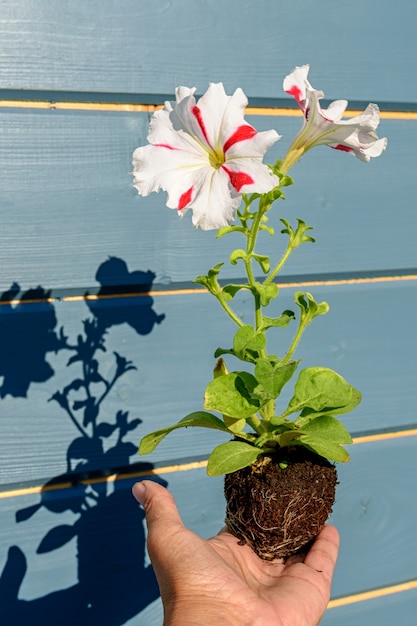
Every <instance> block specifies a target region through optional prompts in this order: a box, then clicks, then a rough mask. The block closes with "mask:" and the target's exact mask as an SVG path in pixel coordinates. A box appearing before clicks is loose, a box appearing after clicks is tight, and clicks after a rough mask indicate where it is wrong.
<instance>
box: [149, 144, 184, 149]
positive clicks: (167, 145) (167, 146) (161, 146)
mask: <svg viewBox="0 0 417 626" xmlns="http://www.w3.org/2000/svg"><path fill="white" fill-rule="evenodd" d="M154 146H156V147H157V148H167V149H168V150H178V148H175V147H174V146H170V145H169V144H167V143H155V144H154Z"/></svg>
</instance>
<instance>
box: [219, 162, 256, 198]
mask: <svg viewBox="0 0 417 626" xmlns="http://www.w3.org/2000/svg"><path fill="white" fill-rule="evenodd" d="M223 169H224V171H225V172H226V173H227V175H228V177H229V178H230V182H231V184H232V187H234V188H235V189H236V191H238V192H239V191H240V190H241V189H242V187H243V186H244V185H253V183H254V182H255V181H254V180H253V178H252V176H249V174H246V173H245V172H233V170H229V168H227V167H225V166H224V165H223Z"/></svg>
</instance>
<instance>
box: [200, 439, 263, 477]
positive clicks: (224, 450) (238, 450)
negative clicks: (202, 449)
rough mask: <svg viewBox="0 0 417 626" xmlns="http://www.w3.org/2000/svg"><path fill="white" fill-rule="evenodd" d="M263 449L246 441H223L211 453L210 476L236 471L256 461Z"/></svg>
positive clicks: (209, 462)
mask: <svg viewBox="0 0 417 626" xmlns="http://www.w3.org/2000/svg"><path fill="white" fill-rule="evenodd" d="M261 453H262V450H260V449H259V448H256V447H255V446H251V445H250V444H248V443H245V442H244V441H228V442H226V443H222V444H220V445H219V446H217V447H216V448H214V450H213V452H212V453H211V454H210V457H209V460H208V464H207V474H208V475H209V476H221V475H222V474H230V473H231V472H236V471H237V470H239V469H242V468H243V467H247V466H248V465H251V464H252V463H254V462H255V461H256V459H257V458H258V456H259V455H260V454H261Z"/></svg>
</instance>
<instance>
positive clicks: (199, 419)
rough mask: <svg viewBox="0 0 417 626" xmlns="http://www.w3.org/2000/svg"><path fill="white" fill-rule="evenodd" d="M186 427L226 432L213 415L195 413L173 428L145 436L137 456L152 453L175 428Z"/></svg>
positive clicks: (200, 412) (220, 422) (203, 412)
mask: <svg viewBox="0 0 417 626" xmlns="http://www.w3.org/2000/svg"><path fill="white" fill-rule="evenodd" d="M188 426H201V427H203V428H214V429H215V430H222V431H223V432H228V430H227V428H226V426H225V425H224V423H223V422H222V421H221V420H220V419H219V418H218V417H216V416H215V415H212V414H211V413H206V412H205V411H196V412H194V413H190V414H189V415H187V416H186V417H184V418H183V419H182V420H180V421H179V422H178V423H177V424H174V426H168V427H167V428H161V430H155V431H154V432H153V433H149V434H148V435H145V436H144V437H143V438H142V439H141V442H140V444H139V454H149V453H150V452H153V450H155V448H156V446H157V445H158V444H159V443H160V442H161V441H162V439H164V437H166V436H167V435H168V434H169V433H170V432H171V431H173V430H176V429H177V428H187V427H188Z"/></svg>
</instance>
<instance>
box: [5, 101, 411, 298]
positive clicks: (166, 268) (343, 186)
mask: <svg viewBox="0 0 417 626" xmlns="http://www.w3.org/2000/svg"><path fill="white" fill-rule="evenodd" d="M248 119H249V121H251V122H252V123H254V124H255V125H256V127H257V128H259V130H263V129H267V128H272V127H276V128H277V129H278V130H279V132H280V133H281V134H282V135H283V139H282V140H281V141H280V142H278V144H277V146H276V147H275V148H274V149H273V150H271V151H270V153H269V154H268V159H269V160H270V161H271V162H274V161H275V159H276V158H277V157H278V156H281V157H282V156H283V155H284V154H285V151H286V150H287V148H288V146H289V144H290V140H291V138H292V137H293V136H294V134H295V132H296V130H297V129H298V128H299V127H300V124H301V120H300V119H299V118H268V117H263V116H261V117H256V118H254V117H252V116H251V117H249V118H248ZM1 120H2V133H1V136H0V167H1V170H2V178H1V181H0V198H1V205H0V206H1V209H0V210H1V217H2V230H1V236H0V244H1V245H0V289H1V290H3V291H4V290H5V289H8V288H9V287H10V285H11V284H12V283H13V282H17V283H18V284H19V285H20V286H21V287H22V289H27V288H29V287H36V285H38V284H41V285H42V286H43V287H44V288H45V289H54V290H59V291H60V293H61V295H62V294H63V293H68V292H71V291H73V290H75V291H76V292H77V293H83V292H84V291H85V290H86V289H91V288H92V286H94V285H95V283H94V274H95V271H96V270H97V268H98V266H99V265H100V264H101V263H103V261H104V260H105V259H106V258H107V257H109V256H116V257H121V258H123V259H124V260H125V261H126V262H127V264H128V267H129V269H130V270H133V269H136V268H140V269H141V270H143V271H147V270H151V271H152V272H154V274H155V278H154V284H155V285H157V284H159V285H161V286H163V287H164V288H167V287H170V286H172V285H175V283H184V282H186V283H188V284H189V283H190V281H191V280H192V279H193V278H194V277H195V276H196V275H197V274H201V273H206V271H207V270H208V268H209V267H212V266H213V265H214V264H215V263H218V262H219V261H221V260H225V261H227V259H228V256H229V254H230V250H231V249H232V248H233V247H239V246H241V245H242V240H241V239H240V238H239V236H238V235H232V236H229V237H225V238H223V239H220V240H217V241H215V232H213V231H211V232H201V231H196V230H195V229H194V228H193V227H192V226H191V219H190V216H189V215H187V216H186V217H185V218H184V220H182V221H181V220H179V219H178V217H177V215H176V211H174V210H169V209H167V208H166V207H165V201H166V194H165V193H160V194H153V195H152V196H150V197H148V198H142V197H139V196H138V194H137V192H136V190H135V189H134V188H133V186H132V177H131V175H130V171H131V169H132V165H131V155H132V152H133V150H134V148H135V147H136V146H137V145H140V144H143V143H145V142H146V133H147V115H146V114H143V113H142V114H135V113H109V112H102V111H101V112H100V111H98V112H74V111H32V112H29V111H23V110H13V111H9V112H5V111H4V110H3V112H2V113H1ZM382 126H383V127H382V130H381V135H382V134H384V135H385V134H386V135H387V136H388V137H389V138H390V145H389V149H388V150H387V152H386V153H385V154H384V155H383V156H382V157H380V158H379V159H377V160H375V161H373V162H372V163H370V164H363V163H360V162H359V161H358V160H357V159H355V158H353V157H351V156H350V155H346V154H341V153H338V152H336V151H334V150H330V149H328V148H327V147H321V148H316V149H315V150H314V151H311V152H310V153H309V154H307V155H306V156H305V157H304V159H303V160H302V161H301V162H300V163H298V164H297V165H296V166H295V168H294V170H293V171H292V172H291V173H292V174H293V176H294V179H295V182H296V184H295V186H294V187H290V188H289V189H288V191H287V200H286V201H285V203H283V202H281V204H277V205H276V208H274V212H273V213H272V214H271V225H274V226H275V227H276V229H277V230H279V229H280V227H281V223H280V222H279V217H281V216H286V217H287V218H289V219H290V220H291V221H292V222H293V223H294V222H295V219H296V217H300V218H302V219H304V220H305V221H306V222H307V223H308V224H310V225H311V226H313V227H314V232H313V235H314V236H315V237H316V239H317V243H316V244H314V245H306V246H302V247H301V248H299V249H298V250H297V252H296V253H295V254H294V255H293V258H292V259H291V260H290V262H289V264H288V266H287V268H286V270H285V273H286V275H287V276H294V275H304V276H305V275H316V274H326V275H328V274H329V273H330V274H333V275H334V274H338V273H346V272H348V273H351V274H353V275H358V274H361V272H363V271H367V272H368V273H371V274H372V272H382V273H384V272H401V271H402V270H403V269H404V268H415V266H416V260H415V254H414V229H413V228H412V227H405V225H412V224H414V220H415V212H414V207H413V203H412V202H410V200H409V199H410V197H411V196H410V194H412V193H413V192H414V188H413V182H412V181H413V176H414V174H413V172H414V171H415V169H416V167H417V163H416V158H417V157H416V151H415V145H416V142H417V121H400V120H384V122H383V125H382ZM391 146H392V147H391ZM394 179H395V184H393V180H394ZM284 245H285V242H284V240H283V241H282V243H280V244H278V243H277V242H275V240H274V239H272V238H271V237H269V235H266V234H265V236H264V238H263V241H262V240H261V243H260V246H262V248H259V249H260V250H261V251H262V252H263V253H266V254H271V256H272V258H273V259H276V258H277V256H278V255H280V253H281V249H280V247H279V246H282V247H283V246H284ZM241 272H242V269H241V267H240V265H238V266H235V267H234V266H230V265H229V264H228V263H226V265H225V269H224V273H223V275H224V276H225V277H226V278H230V277H235V276H236V275H239V274H241ZM108 280H116V278H115V277H109V278H108Z"/></svg>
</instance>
